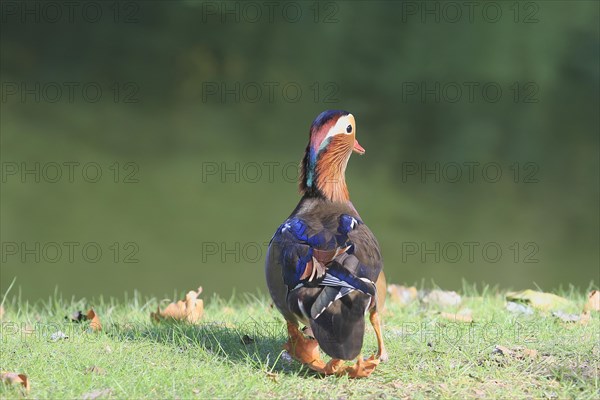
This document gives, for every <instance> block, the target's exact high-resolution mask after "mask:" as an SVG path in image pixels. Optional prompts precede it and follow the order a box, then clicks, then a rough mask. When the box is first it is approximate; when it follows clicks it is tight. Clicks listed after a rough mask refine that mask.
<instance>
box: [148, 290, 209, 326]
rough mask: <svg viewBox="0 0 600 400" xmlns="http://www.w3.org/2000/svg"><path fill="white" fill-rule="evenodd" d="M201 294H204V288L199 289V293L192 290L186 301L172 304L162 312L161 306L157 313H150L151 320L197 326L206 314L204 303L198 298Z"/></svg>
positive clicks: (186, 296)
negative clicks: (179, 322)
mask: <svg viewBox="0 0 600 400" xmlns="http://www.w3.org/2000/svg"><path fill="white" fill-rule="evenodd" d="M200 293H202V287H199V288H198V291H193V290H190V291H189V292H188V293H187V294H186V295H185V301H182V300H179V301H178V302H177V303H171V304H169V305H168V306H167V308H165V309H164V310H162V311H161V310H160V306H159V307H157V310H156V312H155V313H154V312H153V313H150V318H152V319H153V320H154V321H156V322H160V321H162V320H169V319H170V320H176V321H187V322H189V323H191V324H195V323H197V322H198V321H200V318H202V314H204V301H203V300H202V299H199V298H198V296H199V295H200Z"/></svg>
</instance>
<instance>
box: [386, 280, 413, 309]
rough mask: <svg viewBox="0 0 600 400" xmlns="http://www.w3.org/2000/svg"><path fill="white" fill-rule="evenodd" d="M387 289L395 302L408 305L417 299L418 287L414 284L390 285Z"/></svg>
mask: <svg viewBox="0 0 600 400" xmlns="http://www.w3.org/2000/svg"><path fill="white" fill-rule="evenodd" d="M387 291H388V293H389V295H390V298H391V300H392V301H393V302H394V303H398V304H401V305H403V306H406V305H408V304H410V303H412V302H413V301H415V300H416V299H417V295H418V292H417V288H416V287H414V286H411V287H405V286H402V285H395V284H392V285H388V287H387Z"/></svg>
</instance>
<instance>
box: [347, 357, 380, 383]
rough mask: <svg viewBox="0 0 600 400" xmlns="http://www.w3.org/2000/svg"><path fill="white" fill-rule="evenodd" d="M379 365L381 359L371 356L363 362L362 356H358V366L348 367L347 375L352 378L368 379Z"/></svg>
mask: <svg viewBox="0 0 600 400" xmlns="http://www.w3.org/2000/svg"><path fill="white" fill-rule="evenodd" d="M378 365H379V357H376V356H371V357H370V358H367V359H366V360H363V358H362V355H361V354H359V355H358V359H357V360H356V364H354V365H352V366H349V367H346V368H345V371H344V372H345V373H347V374H348V376H349V377H350V378H366V377H368V376H369V375H371V373H372V372H373V371H375V368H376V367H377V366H378Z"/></svg>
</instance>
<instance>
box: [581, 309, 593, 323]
mask: <svg viewBox="0 0 600 400" xmlns="http://www.w3.org/2000/svg"><path fill="white" fill-rule="evenodd" d="M589 322H590V312H589V311H584V312H583V313H582V314H581V317H579V323H580V324H581V325H587V324H588V323H589Z"/></svg>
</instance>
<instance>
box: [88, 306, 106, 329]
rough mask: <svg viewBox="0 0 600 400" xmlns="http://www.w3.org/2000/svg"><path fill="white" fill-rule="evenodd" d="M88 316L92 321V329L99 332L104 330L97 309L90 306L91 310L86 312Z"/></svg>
mask: <svg viewBox="0 0 600 400" xmlns="http://www.w3.org/2000/svg"><path fill="white" fill-rule="evenodd" d="M86 317H87V319H88V320H90V321H92V322H91V323H90V328H92V331H94V332H99V331H101V330H102V324H101V323H100V318H99V317H98V314H96V311H94V309H93V308H90V310H89V311H88V312H87V314H86Z"/></svg>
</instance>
